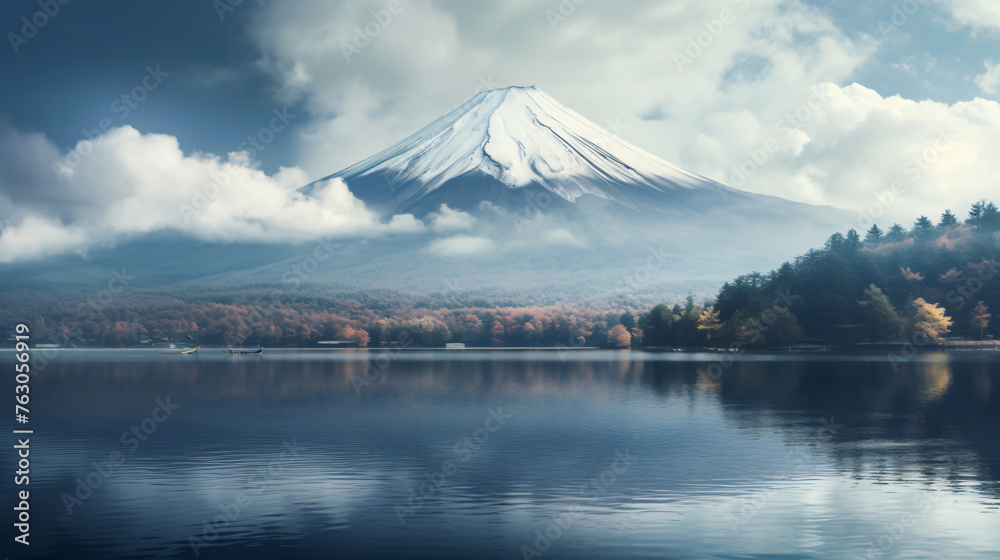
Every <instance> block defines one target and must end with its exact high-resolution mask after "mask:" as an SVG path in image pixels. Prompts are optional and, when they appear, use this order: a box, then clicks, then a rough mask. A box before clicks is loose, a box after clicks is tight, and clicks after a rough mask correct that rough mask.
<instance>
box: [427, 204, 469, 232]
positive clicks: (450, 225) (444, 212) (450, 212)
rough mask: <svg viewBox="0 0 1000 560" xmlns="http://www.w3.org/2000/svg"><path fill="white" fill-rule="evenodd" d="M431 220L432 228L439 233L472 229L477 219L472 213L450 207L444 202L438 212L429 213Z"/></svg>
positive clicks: (428, 216)
mask: <svg viewBox="0 0 1000 560" xmlns="http://www.w3.org/2000/svg"><path fill="white" fill-rule="evenodd" d="M427 218H428V219H430V221H431V229H433V230H434V231H436V232H438V233H451V232H455V231H463V230H470V229H472V225H473V224H474V223H475V222H476V219H475V218H473V217H472V214H469V213H468V212H463V211H461V210H455V209H452V208H449V207H448V205H447V204H442V205H441V207H440V208H439V209H438V211H437V212H432V213H430V214H428V215H427Z"/></svg>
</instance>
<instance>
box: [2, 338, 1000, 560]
mask: <svg viewBox="0 0 1000 560" xmlns="http://www.w3.org/2000/svg"><path fill="white" fill-rule="evenodd" d="M376 357H377V356H376V354H375V353H366V352H356V353H318V352H302V353H291V352H289V353H280V352H272V353H266V354H265V355H264V356H263V357H249V358H246V359H243V358H239V359H229V358H224V357H222V356H208V355H206V356H202V357H199V358H193V359H192V358H185V357H175V356H159V355H151V354H149V353H141V352H119V353H113V352H112V353H96V352H78V353H66V354H64V355H61V356H59V357H58V358H57V359H55V360H53V362H52V364H51V365H50V366H49V367H48V368H46V370H45V371H44V372H43V373H42V374H40V375H38V376H37V377H36V379H35V382H34V383H35V385H34V387H33V392H34V393H37V395H38V396H37V397H36V399H37V401H36V402H37V405H36V406H37V409H36V410H35V411H34V413H35V415H36V416H35V418H36V419H37V422H38V425H37V428H36V430H37V434H36V439H35V440H33V441H34V442H36V443H37V449H38V452H37V453H38V460H37V462H36V463H33V473H32V488H33V491H36V492H33V496H34V500H35V501H34V502H33V504H32V507H33V509H37V511H38V514H37V518H38V519H39V520H40V521H39V523H38V525H37V526H36V527H34V528H33V537H34V539H35V544H33V546H32V553H33V554H34V555H35V556H34V557H44V556H51V557H67V558H68V557H99V558H126V557H127V558H133V557H157V558H167V557H177V558H181V557H184V558H187V557H194V548H198V552H199V555H200V556H199V557H210V558H211V557H216V556H217V557H230V556H231V557H239V558H257V557H260V558H264V557H270V556H273V555H274V554H284V555H285V556H289V557H308V558H312V557H316V558H319V557H324V558H326V557H329V555H330V551H331V550H337V551H339V552H340V553H341V554H342V555H344V556H348V557H371V558H375V557H411V558H417V557H428V558H430V557H434V558H442V557H456V558H457V557H465V558H467V557H475V558H522V557H523V556H524V549H523V548H522V547H524V546H528V547H529V548H530V549H538V547H539V546H544V545H545V540H548V541H551V542H549V548H547V551H546V552H545V554H544V556H545V557H566V558H603V557H607V558H640V557H648V556H657V557H663V556H668V557H677V558H719V557H737V556H738V557H741V558H765V557H766V558H774V557H778V556H787V557H795V558H835V557H836V558H842V557H851V555H853V554H857V555H859V556H861V557H866V554H867V552H868V550H869V549H870V547H872V546H876V549H875V550H877V551H878V552H881V553H882V555H894V556H898V557H928V558H931V557H933V558H966V557H967V558H985V557H996V553H997V551H998V549H1000V537H998V536H997V534H996V531H995V529H994V528H995V526H996V520H997V519H998V518H997V517H996V510H997V507H998V503H1000V494H998V489H1000V456H998V447H1000V440H998V436H997V435H996V434H997V428H998V423H1000V415H998V413H997V407H998V405H997V400H998V399H997V397H996V396H995V395H994V390H993V385H994V383H993V382H994V381H996V379H997V376H998V373H997V372H998V368H997V367H996V366H995V365H994V364H993V362H991V361H990V360H989V358H987V357H984V358H980V357H977V356H974V355H968V357H965V356H948V355H944V354H941V355H931V356H927V357H925V358H922V359H921V360H920V361H913V362H906V363H894V362H891V361H886V360H877V361H873V360H863V359H856V358H852V359H847V360H840V361H837V360H828V359H809V360H800V359H793V358H789V357H787V356H785V357H775V358H772V359H768V358H764V357H749V359H747V360H744V361H737V362H735V363H733V364H732V366H730V367H727V368H726V369H725V371H724V373H723V375H722V376H720V377H719V378H718V379H717V380H715V381H711V380H710V378H708V377H706V376H704V375H701V376H700V375H699V373H698V372H699V369H703V368H704V367H705V366H706V363H708V362H709V361H711V360H714V359H715V356H712V355H706V356H699V357H698V358H699V360H697V361H692V360H691V356H690V355H688V356H678V355H650V354H641V353H629V352H624V353H623V352H587V353H569V354H563V355H559V354H557V353H554V352H548V353H544V352H527V353H510V352H497V353H450V354H446V353H435V352H412V353H406V352H404V353H399V354H397V355H393V356H392V358H391V359H390V360H388V361H383V362H382V363H384V364H386V367H385V368H384V371H382V368H378V366H377V363H379V362H378V361H377V360H376V359H375V358H376ZM372 367H376V368H378V369H379V371H380V372H381V373H380V374H379V375H377V376H374V377H372V376H371V375H370V374H369V375H368V376H366V373H365V372H366V368H367V371H369V372H370V371H371V368H372ZM369 381H370V382H369ZM167 396H169V397H170V398H171V399H173V401H174V402H176V403H178V404H179V405H180V408H179V409H178V410H177V412H176V414H174V415H173V416H171V417H170V419H169V420H167V421H165V422H163V423H162V424H160V425H158V427H157V429H156V431H155V432H154V433H151V434H149V435H148V439H147V440H144V441H143V442H142V443H141V445H139V446H138V448H137V449H135V450H134V452H133V451H129V450H128V448H127V447H124V446H123V444H122V441H121V436H122V433H123V432H125V431H127V430H129V429H130V427H132V426H134V425H141V422H142V421H143V419H145V418H147V417H148V416H149V415H150V413H151V410H152V409H153V408H154V406H155V400H156V399H158V398H161V399H162V398H165V397H167ZM497 414H499V415H504V416H505V417H507V419H506V420H504V422H503V423H502V424H500V425H497V424H496V421H495V420H494V421H493V423H492V424H490V423H489V422H491V421H490V418H491V415H493V418H496V417H497V416H496V415H497ZM490 426H492V427H493V428H495V429H492V431H491V430H488V429H487V427H490ZM289 445H292V446H293V447H294V448H295V449H297V450H298V451H297V452H296V453H295V454H293V455H289V452H288V450H289V447H288V446H289ZM115 451H118V452H121V453H122V454H123V455H124V457H125V460H124V463H123V464H122V465H120V466H119V467H117V468H116V469H115V472H114V473H113V474H112V475H111V476H109V477H108V478H107V480H106V481H105V482H104V483H102V485H101V486H100V487H98V488H94V489H93V493H92V496H89V497H88V498H87V499H86V500H84V501H83V502H82V504H81V505H78V506H77V507H75V510H74V512H73V514H72V515H69V514H68V513H67V508H66V503H65V495H67V494H70V495H73V494H74V492H75V491H76V489H77V487H78V483H79V481H80V480H85V479H86V477H87V476H89V475H91V474H93V472H94V470H95V468H99V467H95V466H94V464H95V463H97V464H98V465H99V464H100V463H101V462H102V461H105V460H107V458H108V456H109V453H111V452H115ZM622 453H627V454H628V456H629V457H634V461H630V462H629V465H628V466H627V468H623V466H622V465H623V463H621V462H618V463H616V462H615V461H616V460H619V459H616V458H618V457H621V456H622V455H621V454H622ZM283 454H284V455H283ZM448 461H450V462H451V463H452V464H453V466H454V469H453V470H450V469H448V468H445V467H444V465H447V464H448V463H447V462H448ZM619 461H620V460H619ZM3 462H4V468H5V469H6V468H10V467H12V466H13V463H11V458H10V456H9V455H5V456H4V457H3ZM615 465H617V467H616V466H615ZM437 473H442V474H437ZM608 473H611V474H608ZM595 481H596V482H595ZM8 484H9V483H8ZM428 484H430V485H431V486H427V485H428ZM588 485H589V486H588ZM588 488H589V490H588ZM9 490H10V487H9V486H7V487H5V491H9ZM421 492H422V493H423V494H424V495H423V496H422V497H419V496H418V499H414V495H415V494H417V493H421ZM241 496H242V497H243V501H244V502H246V503H245V504H243V505H240V506H239V507H238V510H239V513H238V515H234V516H233V518H232V519H231V520H229V521H228V522H227V523H226V526H225V527H219V528H218V529H217V534H215V536H210V535H209V534H208V533H206V530H205V524H206V522H209V523H211V522H212V520H213V519H215V518H217V516H219V515H220V514H222V513H223V512H227V511H228V512H230V513H231V512H233V511H236V510H235V509H234V507H235V506H233V504H239V503H240V499H241V498H240V497H241ZM400 508H404V509H403V510H404V511H406V512H408V513H406V514H405V515H401V514H400V511H401V510H400ZM567 512H575V513H573V516H572V518H571V519H570V521H566V520H565V519H564V523H569V525H568V526H565V527H563V526H558V530H557V531H556V532H558V533H559V535H558V536H557V537H553V536H552V535H553V534H555V532H553V531H551V530H550V529H549V528H550V526H551V525H552V524H553V523H557V525H558V520H559V519H560V516H561V515H562V516H565V515H567ZM902 515H909V516H911V517H912V519H913V521H912V523H909V522H907V524H906V526H905V527H904V530H903V534H900V535H898V536H893V537H892V541H893V542H892V544H891V546H889V547H888V548H886V549H882V548H878V541H879V539H880V538H881V537H882V536H883V535H882V531H884V526H886V525H887V524H888V526H890V527H891V526H892V525H893V523H897V522H898V520H899V518H900V516H902ZM907 519H910V518H907ZM546 530H550V533H551V534H550V535H549V536H547V537H546V539H544V540H542V541H539V542H537V543H536V541H538V536H537V533H536V531H542V533H541V534H543V535H544V534H546V533H545V531H546ZM213 534H214V533H213ZM192 538H195V539H202V541H200V542H202V543H203V544H205V545H206V546H201V547H192V540H191V539H192ZM195 542H196V543H197V542H199V541H197V540H196V541H195ZM886 542H888V541H886V540H885V539H883V544H885V543H886ZM873 543H875V544H874V545H873ZM959 543H961V544H962V548H961V549H958V548H956V547H957V545H958V544H959ZM959 550H960V551H961V552H959ZM991 554H992V555H993V556H990V555H991ZM29 557H30V556H29ZM879 557H881V556H879ZM886 557H888V556H886Z"/></svg>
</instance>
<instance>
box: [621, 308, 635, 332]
mask: <svg viewBox="0 0 1000 560" xmlns="http://www.w3.org/2000/svg"><path fill="white" fill-rule="evenodd" d="M618 322H619V323H621V324H622V325H624V326H625V328H626V329H631V328H634V327H635V324H636V323H635V315H632V312H631V311H626V312H625V313H622V316H621V317H619V318H618Z"/></svg>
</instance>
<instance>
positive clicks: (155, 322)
mask: <svg viewBox="0 0 1000 560" xmlns="http://www.w3.org/2000/svg"><path fill="white" fill-rule="evenodd" d="M998 243H1000V211H998V209H997V206H996V205H995V204H994V203H992V202H987V201H985V200H984V201H980V202H977V203H975V204H974V205H972V207H971V208H970V210H969V211H968V215H967V217H966V218H965V219H964V220H959V218H958V217H957V216H956V215H955V214H953V213H952V212H951V211H950V210H945V211H944V212H943V213H942V214H941V216H940V218H939V219H938V220H937V222H936V223H935V222H934V221H932V220H931V219H929V218H928V217H926V216H920V217H919V218H917V219H916V220H915V222H914V223H913V226H912V227H910V228H909V229H907V228H904V227H903V226H901V225H900V224H892V225H890V226H888V227H887V228H885V229H883V228H882V227H880V226H879V225H877V224H873V225H872V226H871V227H870V228H868V230H867V231H865V233H864V236H863V237H862V235H861V234H859V233H858V232H857V231H856V230H854V229H850V230H848V231H847V232H846V233H834V234H833V235H831V236H830V237H829V239H827V241H826V243H825V244H824V246H823V247H822V248H817V249H814V250H811V251H809V252H807V253H806V254H804V255H801V256H799V257H797V258H795V259H794V261H790V262H785V263H784V264H782V265H781V266H780V267H778V268H777V269H776V270H772V271H770V272H768V273H766V274H762V273H759V272H751V273H749V274H745V275H742V276H739V277H737V278H735V279H733V280H732V281H729V282H726V283H725V284H723V286H722V288H721V289H720V290H719V292H718V295H717V296H716V297H715V298H714V299H713V300H711V301H706V302H703V303H702V304H701V305H699V304H696V302H695V301H694V298H693V297H692V296H688V297H687V299H686V300H685V301H683V302H679V303H675V304H673V305H667V304H665V303H660V304H658V305H656V306H654V307H652V308H651V309H647V310H640V309H636V308H633V307H624V306H618V307H615V306H613V305H611V304H608V303H606V302H604V303H602V302H594V303H588V304H559V305H534V306H524V305H518V304H517V302H516V301H513V300H511V301H495V300H492V301H491V300H488V299H486V298H482V297H479V298H477V299H472V300H467V301H461V300H459V299H458V298H454V299H448V300H447V301H445V300H441V299H435V298H433V297H429V296H421V295H416V294H399V293H392V292H387V291H384V290H374V291H365V292H360V291H350V290H345V289H333V288H326V290H327V291H323V290H313V291H309V290H298V291H288V292H285V293H283V294H282V297H281V298H280V299H275V298H274V297H273V293H274V290H273V289H270V290H269V289H268V287H267V286H251V287H247V288H243V289H240V290H238V291H230V290H225V289H212V290H204V291H186V292H185V291H176V292H171V293H163V292H135V293H130V294H125V295H122V296H121V297H117V298H115V299H114V300H112V301H109V302H105V303H102V304H101V305H87V304H86V303H85V302H86V297H85V294H76V295H75V296H71V297H56V296H54V295H52V294H48V293H43V292H24V291H19V292H11V293H4V294H0V320H2V321H3V322H4V323H5V324H14V323H16V322H19V321H27V322H29V323H31V324H32V332H33V334H35V336H34V337H33V338H34V339H35V340H37V341H50V342H55V343H60V344H76V345H81V344H91V345H100V346H115V347H117V346H133V345H137V344H148V343H153V342H166V341H170V342H178V341H186V342H189V343H191V344H195V343H197V344H206V345H208V344H220V345H230V346H240V345H265V346H309V345H316V344H318V343H319V342H321V341H337V342H340V343H347V344H352V345H357V346H375V347H379V346H384V345H390V344H401V345H412V346H418V347H436V346H443V345H444V344H446V343H448V342H463V343H466V344H467V345H469V346H526V347H537V346H563V347H577V346H604V347H612V348H628V347H705V346H725V345H732V344H734V343H739V344H740V345H744V346H753V345H759V346H763V345H768V346H788V345H792V344H797V343H801V342H815V343H840V344H844V343H863V342H871V343H879V342H896V341H902V340H909V341H917V342H921V341H924V342H928V343H930V342H940V341H942V340H943V338H944V337H946V336H958V337H964V338H968V339H982V338H987V337H992V336H993V335H995V332H994V331H995V328H994V326H993V323H992V321H991V313H990V310H991V309H993V308H995V307H996V306H998V305H1000V281H998V279H996V276H997V273H998V271H1000V264H998V262H997V260H996V250H997V246H998ZM268 294H272V295H268Z"/></svg>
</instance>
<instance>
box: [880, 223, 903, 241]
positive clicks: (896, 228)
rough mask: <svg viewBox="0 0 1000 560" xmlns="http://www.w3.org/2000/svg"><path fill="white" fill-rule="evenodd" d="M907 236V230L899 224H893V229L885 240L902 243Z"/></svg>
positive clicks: (887, 233) (891, 228)
mask: <svg viewBox="0 0 1000 560" xmlns="http://www.w3.org/2000/svg"><path fill="white" fill-rule="evenodd" d="M905 236H906V230H905V229H904V228H903V226H901V225H899V224H892V227H890V228H889V231H888V232H886V234H885V238H886V239H888V240H889V241H902V240H903V238H904V237H905Z"/></svg>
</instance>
